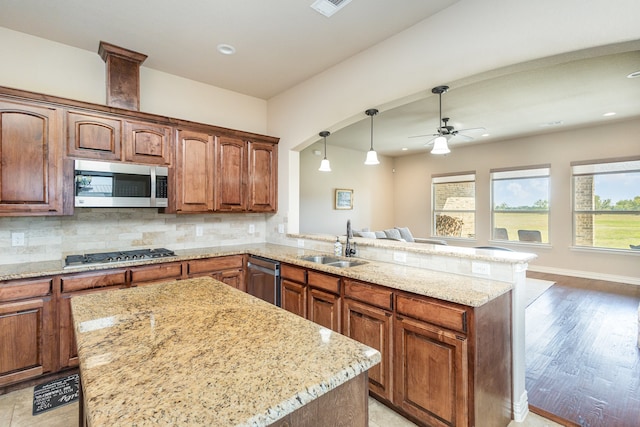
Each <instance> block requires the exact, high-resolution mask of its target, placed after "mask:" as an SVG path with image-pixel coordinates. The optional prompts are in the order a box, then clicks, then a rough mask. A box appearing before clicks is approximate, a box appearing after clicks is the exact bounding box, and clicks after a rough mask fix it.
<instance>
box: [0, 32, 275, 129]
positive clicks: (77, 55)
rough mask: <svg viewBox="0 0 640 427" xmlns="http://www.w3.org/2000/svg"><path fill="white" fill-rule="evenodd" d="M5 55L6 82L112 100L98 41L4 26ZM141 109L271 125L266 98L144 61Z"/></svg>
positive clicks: (234, 124)
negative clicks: (80, 42)
mask: <svg viewBox="0 0 640 427" xmlns="http://www.w3.org/2000/svg"><path fill="white" fill-rule="evenodd" d="M122 47H124V48H126V47H127V46H122ZM142 53H144V52H142ZM0 58H2V66H0V86H6V87H10V88H15V89H22V90H28V91H31V92H38V93H44V94H47V95H54V96H60V97H64V98H69V99H74V100H79V101H86V102H92V103H95V104H105V103H106V93H107V90H106V80H105V63H104V61H103V60H102V59H101V58H100V56H99V55H98V46H96V50H95V52H88V51H86V50H82V49H77V48H74V47H70V46H67V45H64V44H60V43H56V42H52V41H49V40H45V39H42V38H39V37H33V36H30V35H27V34H24V33H19V32H16V31H12V30H9V29H7V28H3V27H0ZM140 111H144V112H147V113H153V114H160V115H164V116H169V117H173V118H177V119H185V120H191V121H195V122H201V123H207V124H212V125H217V126H222V127H228V128H233V129H241V130H245V131H249V132H256V133H261V134H264V133H266V131H267V102H266V101H265V100H262V99H258V98H254V97H250V96H246V95H242V94H239V93H235V92H231V91H228V90H224V89H220V88H217V87H214V86H210V85H205V84H203V83H199V82H196V81H193V80H187V79H183V78H181V77H177V76H174V75H171V74H167V73H163V72H160V71H157V70H153V69H150V68H147V67H145V66H144V64H143V65H142V67H141V69H140Z"/></svg>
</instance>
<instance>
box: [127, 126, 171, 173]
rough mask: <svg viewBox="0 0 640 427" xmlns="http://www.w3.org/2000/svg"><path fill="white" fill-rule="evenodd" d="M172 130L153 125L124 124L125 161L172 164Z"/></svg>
mask: <svg viewBox="0 0 640 427" xmlns="http://www.w3.org/2000/svg"><path fill="white" fill-rule="evenodd" d="M171 157H172V156H171V128H170V127H168V126H162V125H156V124H152V123H144V122H133V121H127V122H125V124H124V159H125V160H126V161H130V162H135V163H150V164H154V165H168V164H171Z"/></svg>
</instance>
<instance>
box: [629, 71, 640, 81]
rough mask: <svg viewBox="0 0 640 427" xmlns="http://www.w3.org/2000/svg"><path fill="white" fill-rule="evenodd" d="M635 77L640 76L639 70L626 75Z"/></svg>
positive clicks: (630, 77) (631, 77)
mask: <svg viewBox="0 0 640 427" xmlns="http://www.w3.org/2000/svg"><path fill="white" fill-rule="evenodd" d="M636 77H640V70H638V71H634V72H633V73H631V74H629V75H628V76H627V78H628V79H635V78H636Z"/></svg>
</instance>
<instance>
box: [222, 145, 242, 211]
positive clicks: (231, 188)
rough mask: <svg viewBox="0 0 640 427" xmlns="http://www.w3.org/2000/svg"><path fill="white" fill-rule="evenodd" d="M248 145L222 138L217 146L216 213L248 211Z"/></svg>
mask: <svg viewBox="0 0 640 427" xmlns="http://www.w3.org/2000/svg"><path fill="white" fill-rule="evenodd" d="M247 166H248V165H247V143H246V141H243V140H241V139H238V138H231V137H228V136H221V137H219V138H218V143H217V144H216V168H215V174H214V175H215V188H216V202H215V210H216V211H221V212H222V211H227V212H233V211H237V212H242V211H245V210H247V200H248V197H247V187H246V184H247Z"/></svg>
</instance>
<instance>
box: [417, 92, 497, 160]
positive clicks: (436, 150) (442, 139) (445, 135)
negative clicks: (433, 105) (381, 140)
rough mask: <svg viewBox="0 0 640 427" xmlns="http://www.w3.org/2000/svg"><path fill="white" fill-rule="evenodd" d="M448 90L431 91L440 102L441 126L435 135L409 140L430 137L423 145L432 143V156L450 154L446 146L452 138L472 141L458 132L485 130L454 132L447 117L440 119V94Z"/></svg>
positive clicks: (475, 129)
mask: <svg viewBox="0 0 640 427" xmlns="http://www.w3.org/2000/svg"><path fill="white" fill-rule="evenodd" d="M448 90H449V86H436V87H434V88H433V89H431V93H437V94H438V99H439V101H440V122H439V123H441V124H442V125H441V126H439V127H438V129H437V130H436V132H437V133H434V134H427V135H415V136H410V137H409V138H422V137H425V136H432V137H433V138H431V140H429V141H428V142H426V143H425V144H424V145H430V144H431V143H433V149H432V150H431V153H432V154H447V153H450V152H451V150H449V147H448V146H447V142H448V141H449V140H450V139H451V138H453V137H462V138H465V139H467V140H468V141H472V140H473V137H471V136H469V135H464V134H462V133H460V132H471V131H477V130H485V128H483V127H477V128H468V129H458V130H456V129H455V128H454V127H453V126H451V125H449V124H448V122H449V120H450V119H449V117H442V94H443V93H446V92H447V91H448Z"/></svg>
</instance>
